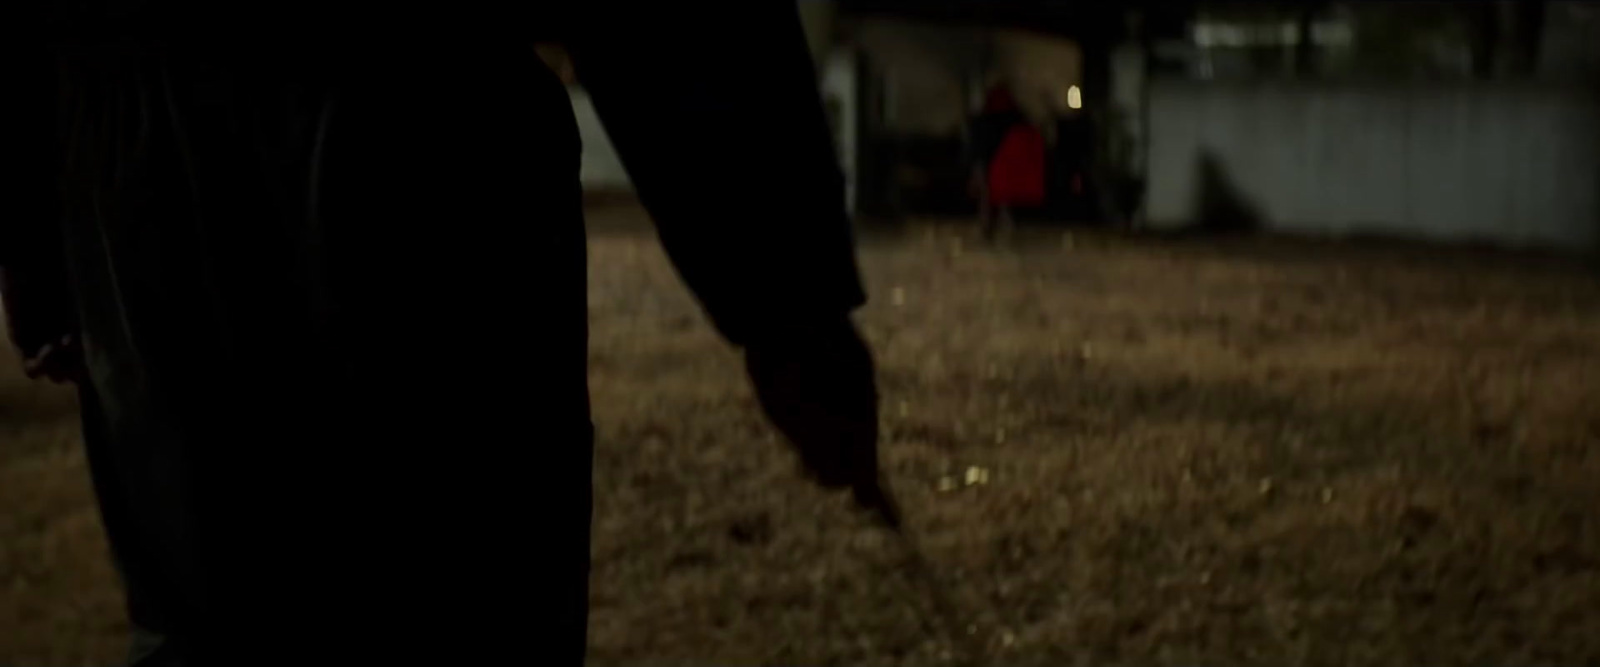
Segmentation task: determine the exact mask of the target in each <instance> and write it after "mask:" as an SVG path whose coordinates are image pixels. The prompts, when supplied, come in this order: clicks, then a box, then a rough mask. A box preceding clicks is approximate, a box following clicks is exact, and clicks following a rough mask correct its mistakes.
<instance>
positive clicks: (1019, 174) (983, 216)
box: [968, 86, 1045, 239]
mask: <svg viewBox="0 0 1600 667" xmlns="http://www.w3.org/2000/svg"><path fill="white" fill-rule="evenodd" d="M969 151H970V154H969V156H968V159H969V161H970V162H971V163H972V165H973V171H972V182H973V186H974V188H975V189H977V191H978V218H979V221H980V224H981V225H982V227H983V233H984V236H986V237H988V238H991V239H993V238H995V237H997V236H999V235H1000V233H1001V232H1002V231H1009V229H1010V228H1011V227H1012V226H1013V225H1015V220H1014V219H1013V217H1012V210H1013V209H1014V208H1016V207H1038V206H1041V205H1043V204H1044V199H1045V145H1044V137H1043V135H1041V134H1040V133H1039V130H1038V128H1036V127H1034V126H1033V124H1032V123H1030V122H1029V121H1028V119H1027V117H1026V116H1024V115H1023V113H1022V111H1021V110H1020V109H1019V108H1018V107H1017V101H1016V98H1015V97H1014V96H1013V95H1012V93H1011V89H1010V88H1007V87H1005V86H996V87H994V88H991V89H990V90H989V92H988V93H987V96H986V98H985V100H984V105H983V109H982V110H981V111H980V112H979V114H978V115H977V116H976V117H975V118H973V120H972V123H971V128H970V130H969Z"/></svg>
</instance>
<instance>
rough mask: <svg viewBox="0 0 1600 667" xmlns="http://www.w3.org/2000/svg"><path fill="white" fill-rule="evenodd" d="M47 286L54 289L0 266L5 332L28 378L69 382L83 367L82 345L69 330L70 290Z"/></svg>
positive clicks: (70, 329)
mask: <svg viewBox="0 0 1600 667" xmlns="http://www.w3.org/2000/svg"><path fill="white" fill-rule="evenodd" d="M35 282H37V281H35ZM51 286H52V287H56V288H57V289H52V290H44V289H42V288H41V287H40V286H38V285H34V284H33V283H26V282H22V281H19V280H18V279H17V276H15V275H13V274H12V272H10V271H6V270H3V269H0V302H3V303H4V306H5V317H6V329H7V331H6V333H7V334H9V335H10V337H11V344H12V346H13V347H15V348H16V350H17V352H18V354H19V355H20V356H21V357H22V370H23V372H24V373H26V374H27V376H28V377H29V378H33V379H39V378H46V379H49V380H51V381H53V382H72V381H75V380H77V379H78V377H79V373H80V371H81V370H82V368H83V351H82V346H81V344H80V343H79V340H78V336H77V335H76V334H74V333H72V331H73V330H74V329H75V328H76V326H75V325H74V324H73V322H72V317H71V315H70V313H71V302H70V296H69V294H70V293H69V292H67V290H66V289H65V288H60V287H59V286H57V285H55V284H54V283H51Z"/></svg>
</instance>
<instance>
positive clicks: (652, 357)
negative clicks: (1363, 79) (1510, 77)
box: [0, 220, 1600, 665]
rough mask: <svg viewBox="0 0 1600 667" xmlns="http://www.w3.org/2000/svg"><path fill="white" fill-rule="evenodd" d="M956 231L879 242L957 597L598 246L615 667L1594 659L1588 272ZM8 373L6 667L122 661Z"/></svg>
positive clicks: (643, 269) (26, 396) (872, 279)
mask: <svg viewBox="0 0 1600 667" xmlns="http://www.w3.org/2000/svg"><path fill="white" fill-rule="evenodd" d="M605 223H606V220H600V221H597V225H596V227H597V229H606V225H605ZM618 226H619V227H627V226H628V225H625V224H623V225H618ZM959 232H960V230H956V229H953V228H950V227H943V226H930V227H927V228H918V229H917V230H915V231H913V232H910V233H909V234H907V235H905V236H904V237H902V238H895V239H870V240H868V241H867V242H866V243H865V244H864V247H863V249H862V253H863V266H864V269H865V271H866V274H867V277H868V280H869V283H870V288H871V291H872V293H873V294H874V300H873V303H872V304H871V305H869V306H868V307H867V308H866V309H864V311H863V312H862V313H861V317H860V320H861V322H862V323H863V325H864V327H865V329H866V331H867V334H868V336H869V338H870V339H871V340H872V342H873V343H874V344H875V345H876V347H877V349H878V354H879V364H880V377H881V382H882V387H883V394H884V417H883V419H884V425H885V432H886V442H885V456H886V457H887V460H888V469H889V472H890V475H891V477H892V479H893V481H894V483H895V484H896V485H897V488H898V490H899V492H900V493H901V495H902V500H903V503H904V505H905V509H906V512H907V514H908V518H909V521H910V524H911V528H912V530H913V532H914V533H915V535H916V536H917V537H918V539H919V541H920V543H921V546H922V548H923V550H924V552H925V553H926V555H927V557H928V559H929V560H930V561H931V563H932V564H933V568H932V570H933V573H934V579H924V578H919V577H918V576H915V575H914V574H913V571H912V570H909V569H907V568H906V567H904V562H905V559H906V557H907V556H906V554H905V550H904V548H903V546H902V545H901V544H900V543H898V542H896V541H895V540H893V539H892V538H889V537H887V536H885V535H884V534H882V533H881V532H879V531H877V530H876V529H875V528H873V527H872V526H871V525H870V524H869V523H868V522H866V521H865V520H864V519H863V518H862V517H860V516H857V515H855V514H853V513H852V512H850V511H849V510H848V507H847V505H846V503H845V502H844V499H842V498H837V497H830V496H828V495H826V494H823V493H821V492H818V491H815V490H813V489H812V488H810V487H808V486H807V485H806V484H805V483H804V482H802V481H800V480H799V479H798V478H797V477H796V476H795V475H794V472H793V468H794V464H793V461H792V459H791V457H790V456H789V455H788V453H787V452H786V451H785V450H784V449H783V448H782V446H781V445H780V443H778V442H777V441H776V440H775V438H774V436H773V434H772V432H771V431H770V430H769V429H768V428H767V427H766V426H765V425H764V424H763V423H762V421H761V419H760V417H759V415H758V413H757V411H756V409H755V407H754V403H753V401H752V399H751V397H750V394H749V391H748V390H747V389H746V387H745V386H744V384H743V378H742V376H741V375H740V366H739V360H738V357H737V356H736V355H735V354H734V353H733V352H732V351H731V350H729V349H727V348H726V347H725V346H723V345H722V343H721V342H720V341H719V340H718V339H717V338H716V337H715V336H714V335H713V334H712V333H711V331H710V329H709V328H708V327H707V326H706V324H705V322H704V319H703V318H702V317H701V316H700V314H699V312H698V311H697V309H696V307H695V305H694V303H693V302H692V300H691V299H690V298H689V297H688V295H687V294H686V293H685V291H684V290H683V288H682V287H681V286H680V285H679V283H678V282H677V280H676V278H675V276H674V275H673V273H672V271H671V269H670V267H669V266H668V264H667V263H666V261H665V259H664V258H663V256H662V255H661V252H660V251H659V249H658V248H657V247H656V245H655V244H654V240H653V239H652V238H650V237H649V236H648V235H647V234H640V233H637V232H631V231H626V230H615V229H613V230H608V231H604V232H601V233H597V234H596V238H595V239H594V242H593V244H592V251H591V255H592V265H593V267H594V268H593V270H592V288H591V292H592V295H593V296H592V299H593V300H592V304H593V305H592V331H593V333H592V336H593V338H592V346H591V347H592V354H591V357H592V363H593V370H592V372H591V386H592V389H593V395H594V405H595V421H596V426H597V432H598V442H597V452H596V455H597V470H596V482H597V498H596V516H595V541H594V547H593V549H594V551H593V553H594V564H595V568H594V577H593V579H594V584H593V614H592V620H591V628H592V629H591V651H590V658H591V662H592V663H594V664H601V665H635V664H652V665H654V664H908V665H924V664H935V663H937V662H938V661H939V660H940V659H941V658H943V657H949V658H955V659H959V658H963V657H965V658H970V659H972V660H974V661H976V662H981V663H986V664H990V663H992V664H1039V665H1046V664H1049V665H1059V664H1078V663H1092V664H1124V663H1133V664H1278V663H1292V664H1468V663H1475V664H1486V663H1494V664H1529V663H1562V664H1577V663H1588V662H1594V661H1596V660H1600V519H1597V518H1596V516H1595V514H1594V508H1595V507H1596V506H1600V504H1597V502H1596V501H1597V500H1600V492H1597V490H1596V485H1595V480H1596V479H1600V454H1597V452H1596V445H1597V444H1600V442H1597V441H1600V411H1596V410H1595V409H1594V408H1595V406H1600V283H1597V282H1596V281H1595V280H1594V277H1593V276H1592V274H1588V273H1584V272H1582V271H1580V270H1578V269H1576V268H1574V267H1572V266H1570V265H1567V264H1565V263H1562V262H1559V261H1556V260H1540V259H1538V258H1527V257H1509V256H1505V255H1497V254H1493V253H1482V252H1464V251H1444V250H1427V249H1397V248H1395V247H1389V248H1384V247H1357V246H1339V245H1336V244H1315V243H1296V242H1286V241H1264V240H1241V241H1230V242H1198V241H1192V242H1176V241H1170V240H1152V239H1130V238H1126V237H1114V236H1104V235H1085V234H1078V235H1074V236H1065V235H1063V234H1061V233H1059V232H1029V233H1024V234H1022V235H1021V236H1020V237H1019V238H1017V239H1015V240H1014V241H1013V242H1012V244H1011V245H1010V246H1008V247H1006V248H1003V249H993V248H987V247H984V246H981V245H980V244H977V243H976V242H975V241H973V240H972V239H971V238H970V237H966V236H963V235H962V234H961V233H959ZM897 295H898V296H897ZM3 363H4V364H5V366H4V368H3V369H0V374H3V379H0V429H3V430H0V434H3V436H4V440H3V443H4V444H3V446H0V507H4V508H5V511H4V513H3V514H0V664H17V663H27V664H59V665H66V664H84V663H85V662H87V661H89V660H91V659H101V660H104V659H109V658H114V657H115V656H116V655H117V652H118V651H119V650H120V635H119V633H120V631H121V620H120V616H119V612H118V608H117V605H116V595H115V588H114V577H113V576H112V573H111V571H110V569H109V567H108V566H107V564H106V562H105V558H104V545H103V540H102V538H101V536H100V534H99V532H98V526H97V523H96V517H95V514H94V510H93V507H92V504H91V502H90V497H89V493H88V485H87V478H86V473H85V472H84V468H83V461H82V457H81V456H80V455H79V453H78V451H77V445H76V442H75V439H74V438H75V427H74V422H73V416H72V413H71V409H70V406H71V398H70V396H69V395H67V394H64V393H62V392H60V391H54V390H51V389H48V388H41V387H35V386H32V385H28V384H25V383H24V382H23V381H21V380H20V379H17V378H16V377H15V375H16V374H15V369H14V364H12V363H11V362H10V361H5V362H3ZM969 467H976V468H980V469H982V470H985V471H987V472H988V481H987V483H986V484H974V485H966V484H965V471H966V470H967V469H968V468H969ZM935 580H937V582H938V584H937V585H938V586H940V587H942V588H943V589H944V590H943V594H944V595H946V596H948V597H949V598H950V599H951V600H952V607H953V608H954V613H955V615H957V616H959V618H957V619H948V618H944V617H943V616H941V615H940V614H938V613H937V611H936V609H935V606H934V596H933V595H932V592H931V591H930V586H931V585H933V583H932V582H933V581H935ZM952 626H958V627H952ZM950 635H956V636H955V637H952V636H950Z"/></svg>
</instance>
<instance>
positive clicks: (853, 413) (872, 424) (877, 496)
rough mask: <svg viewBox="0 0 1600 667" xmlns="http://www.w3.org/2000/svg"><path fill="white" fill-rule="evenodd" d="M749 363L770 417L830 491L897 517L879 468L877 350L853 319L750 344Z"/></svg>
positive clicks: (889, 517) (747, 349) (894, 520)
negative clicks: (845, 492)
mask: <svg viewBox="0 0 1600 667" xmlns="http://www.w3.org/2000/svg"><path fill="white" fill-rule="evenodd" d="M745 368H746V370H747V371H748V372H749V374H750V381H751V383H752V384H753V385H754V387H755V392H756V399H757V400H758V401H759V402H760V404H761V408H762V410H763V411H765V412H766V415H767V418H768V419H771V420H772V423H773V425H774V426H776V427H777V428H778V430H779V431H781V432H782V433H783V435H784V436H785V437H786V438H787V439H788V440H789V443H790V445H792V446H793V447H794V448H795V450H796V452H797V453H798V454H799V455H800V461H801V463H802V464H803V465H804V466H805V468H806V471H807V472H808V473H809V474H810V475H811V476H812V477H813V478H814V479H815V480H816V481H817V483H819V484H821V485H822V486H823V487H825V488H830V489H844V488H849V489H851V490H852V491H853V492H854V493H855V497H856V500H857V502H859V503H860V504H862V505H863V506H864V507H866V508H867V509H871V510H875V511H878V512H880V513H881V514H883V515H884V517H885V518H886V519H887V520H889V522H890V523H891V524H895V523H897V522H898V517H897V515H896V512H895V510H894V508H893V507H892V503H891V501H890V500H889V497H888V495H887V492H886V491H885V489H884V487H883V485H882V483H881V480H880V478H879V469H878V391H877V385H876V381H875V379H874V377H873V364H872V353H871V352H870V351H869V350H868V349H867V345H866V343H865V342H864V341H863V340H862V339H861V335H860V334H859V333H858V332H857V331H856V328H855V325H854V324H852V323H851V322H850V320H849V318H848V317H843V316H841V317H840V318H838V319H837V320H834V321H826V322H822V323H819V324H816V325H809V326H803V327H796V328H790V329H787V330H785V331H783V332H782V333H778V334H774V335H772V336H768V337H765V338H762V339H759V340H756V341H753V342H751V343H749V344H747V345H746V346H745Z"/></svg>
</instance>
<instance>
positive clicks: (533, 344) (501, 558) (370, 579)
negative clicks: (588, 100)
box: [58, 42, 592, 665]
mask: <svg viewBox="0 0 1600 667" xmlns="http://www.w3.org/2000/svg"><path fill="white" fill-rule="evenodd" d="M285 43H288V42H285ZM290 51H291V50H290V49H281V48H280V47H275V46H273V45H268V44H258V45H254V46H248V47H246V46H240V47H239V48H237V49H234V50H232V51H231V52H227V53H223V52H219V51H218V50H217V49H216V48H215V47H212V48H206V49H202V48H198V47H185V46H182V45H177V44H172V43H170V42H169V43H167V44H165V45H164V46H161V47H159V48H157V47H155V46H152V45H138V44H133V45H129V44H126V43H124V44H120V45H116V46H87V47H86V46H83V45H77V46H73V47H70V48H69V47H62V48H60V49H58V56H59V60H60V66H61V69H60V72H61V80H60V81H61V85H62V97H61V101H62V106H61V115H60V119H61V121H62V125H61V129H62V138H63V140H64V143H63V145H64V146H66V147H67V148H66V155H65V158H66V160H65V164H66V167H65V169H64V171H63V174H62V176H63V184H64V186H65V192H66V193H67V203H68V211H67V214H66V217H65V219H66V232H67V247H68V255H69V258H68V259H69V263H70V264H71V268H72V273H73V278H74V280H75V283H76V284H77V286H78V299H79V311H80V314H81V316H82V320H83V329H84V339H85V348H86V353H87V356H88V366H89V376H90V380H89V386H90V388H91V390H92V395H93V399H94V400H97V401H98V405H95V404H93V403H91V406H92V409H94V410H95V417H94V420H95V421H97V422H98V423H99V424H101V425H102V426H103V437H102V436H97V437H95V438H93V440H95V441H96V443H104V444H94V445H92V447H96V448H106V449H110V450H112V451H111V453H110V455H101V454H95V455H93V456H92V459H93V460H94V461H96V463H95V465H96V467H97V470H96V472H95V477H96V482H97V487H99V488H100V489H101V490H102V498H101V500H102V503H103V506H104V509H105V517H106V523H107V528H108V531H109V532H110V535H111V539H112V542H113V547H114V549H115V550H117V551H118V558H119V560H120V561H121V562H122V566H123V568H124V571H125V576H126V578H127V580H128V582H129V592H130V603H131V604H135V605H141V606H142V605H146V604H148V605H150V606H151V607H153V609H150V610H140V611H136V612H135V616H140V617H146V618H150V619H157V620H156V622H157V623H159V625H160V626H162V627H161V629H162V630H163V632H164V634H165V635H166V637H167V641H168V646H169V647H170V648H169V649H168V650H169V651H170V652H171V653H172V654H173V655H175V656H176V657H178V658H179V659H181V660H182V662H183V664H207V665H210V664H227V665H238V664H300V663H308V664H309V662H312V661H314V662H317V663H324V662H326V663H340V664H381V663H384V662H387V661H389V660H396V661H398V659H400V658H407V659H411V660H423V661H427V660H430V659H432V660H438V661H448V662H449V663H450V664H489V663H490V662H491V661H492V662H507V661H509V662H528V663H538V664H547V663H548V664H579V663H581V661H582V659H583V654H584V642H585V630H584V629H585V625H586V603H587V572H588V537H589V513H590V480H589V477H590V465H591V458H592V445H591V438H592V429H591V428H590V425H589V417H588V398H587V390H586V386H585V356H586V349H585V348H586V337H587V330H586V322H585V318H586V305H585V285H584V283H585V251H584V247H583V246H584V239H583V226H582V219H581V208H580V191H579V185H578V181H577V175H578V160H579V146H578V141H577V130H576V124H575V123H574V121H573V118H572V114H571V107H570V105H569V102H568V101H567V99H566V96H565V90H564V88H563V87H562V86H561V84H560V82H559V81H558V80H557V79H556V78H555V77H554V76H553V75H552V74H551V73H549V72H548V71H546V70H545V69H544V67H543V66H542V64H541V63H539V62H538V60H537V57H536V55H535V54H534V52H533V50H532V49H531V48H528V47H526V46H525V45H522V44H501V43H452V44H448V45H446V44H441V43H411V44H406V45H403V46H400V45H397V46H394V47H393V48H385V47H383V46H381V45H372V46H371V47H370V48H355V47H352V46H351V45H349V44H344V45H341V47H340V48H338V49H332V48H330V49H327V50H325V51H321V50H318V49H317V47H316V46H315V45H309V46H308V45H304V44H301V45H297V46H296V47H294V49H293V50H292V51H293V52H292V53H291V52H290ZM130 554H137V555H136V556H135V555H130Z"/></svg>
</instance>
